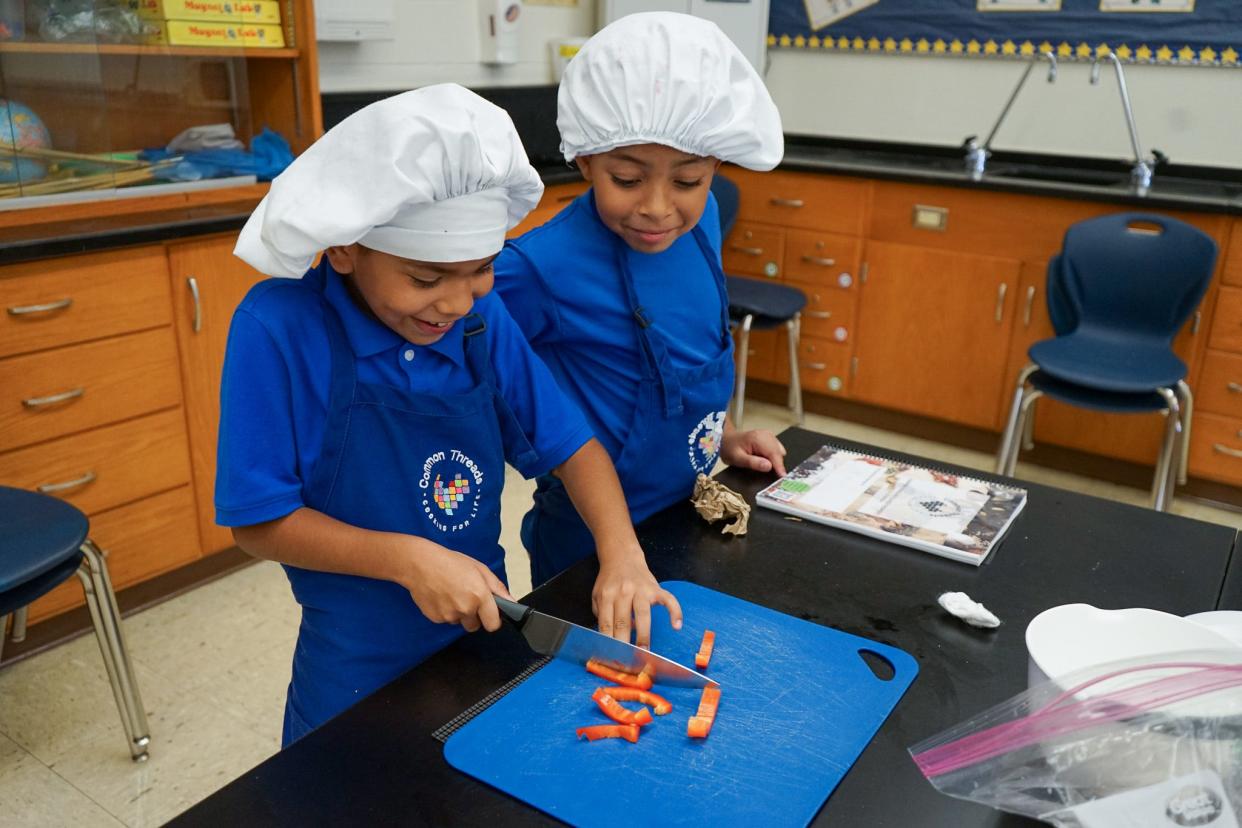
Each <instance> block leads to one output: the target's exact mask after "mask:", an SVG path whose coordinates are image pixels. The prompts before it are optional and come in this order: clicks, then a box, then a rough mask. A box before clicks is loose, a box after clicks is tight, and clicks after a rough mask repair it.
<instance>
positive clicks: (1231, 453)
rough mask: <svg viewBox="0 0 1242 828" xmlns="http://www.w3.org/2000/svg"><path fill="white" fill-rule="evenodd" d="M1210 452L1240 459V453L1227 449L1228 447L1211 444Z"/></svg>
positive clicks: (1241, 456)
mask: <svg viewBox="0 0 1242 828" xmlns="http://www.w3.org/2000/svg"><path fill="white" fill-rule="evenodd" d="M1212 451H1214V452H1216V453H1217V454H1223V455H1225V456H1227V457H1238V458H1242V451H1238V450H1237V449H1235V448H1229V446H1222V445H1221V444H1220V443H1213V444H1212Z"/></svg>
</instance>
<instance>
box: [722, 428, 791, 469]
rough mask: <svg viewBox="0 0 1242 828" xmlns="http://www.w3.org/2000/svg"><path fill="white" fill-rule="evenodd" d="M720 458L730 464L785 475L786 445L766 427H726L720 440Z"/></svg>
mask: <svg viewBox="0 0 1242 828" xmlns="http://www.w3.org/2000/svg"><path fill="white" fill-rule="evenodd" d="M720 459H721V460H723V461H724V462H725V463H727V464H728V465H730V466H737V467H738V468H743V469H751V470H753V471H757V472H776V473H777V474H778V475H780V476H782V477H784V476H785V447H784V446H783V445H781V441H780V440H778V439H776V435H775V434H773V433H772V432H770V431H768V430H767V429H765V428H756V429H754V430H752V431H737V430H736V429H725V433H724V436H723V437H722V438H721V441H720Z"/></svg>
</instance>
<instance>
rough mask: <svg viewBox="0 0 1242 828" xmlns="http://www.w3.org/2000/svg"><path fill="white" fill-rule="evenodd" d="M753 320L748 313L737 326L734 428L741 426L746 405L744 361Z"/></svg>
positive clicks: (746, 359) (748, 351) (748, 349)
mask: <svg viewBox="0 0 1242 828" xmlns="http://www.w3.org/2000/svg"><path fill="white" fill-rule="evenodd" d="M754 321H755V317H754V316H752V315H751V314H749V313H748V314H746V315H745V316H744V317H742V324H741V325H739V326H738V338H737V348H738V350H739V351H740V352H741V353H739V354H738V364H737V377H736V378H735V379H734V383H733V425H734V427H736V428H741V427H742V410H743V408H744V407H745V405H746V363H747V361H748V358H749V357H750V326H751V324H753V323H754Z"/></svg>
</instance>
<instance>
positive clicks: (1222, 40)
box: [768, 0, 1242, 68]
mask: <svg viewBox="0 0 1242 828" xmlns="http://www.w3.org/2000/svg"><path fill="white" fill-rule="evenodd" d="M768 46H769V47H775V48H791V49H815V50H821V51H828V52H868V53H872V54H888V55H943V56H946V57H969V58H1001V59H1004V58H1009V59H1023V58H1029V57H1031V56H1032V55H1034V54H1036V53H1038V52H1042V51H1051V52H1053V53H1054V54H1056V56H1057V58H1058V60H1093V59H1094V58H1095V57H1097V56H1102V55H1106V54H1108V53H1109V52H1110V51H1111V52H1115V53H1116V54H1117V57H1119V58H1121V59H1122V60H1123V61H1126V62H1128V63H1162V64H1174V65H1187V66H1220V67H1234V68H1236V67H1239V66H1242V0H771V16H770V17H769V21H768Z"/></svg>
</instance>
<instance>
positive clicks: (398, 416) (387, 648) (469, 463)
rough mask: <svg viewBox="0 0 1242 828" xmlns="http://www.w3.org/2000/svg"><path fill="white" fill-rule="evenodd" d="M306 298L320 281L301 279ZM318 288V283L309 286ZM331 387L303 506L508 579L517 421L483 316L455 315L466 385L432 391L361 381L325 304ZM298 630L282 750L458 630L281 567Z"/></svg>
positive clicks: (363, 583) (365, 584) (384, 593)
mask: <svg viewBox="0 0 1242 828" xmlns="http://www.w3.org/2000/svg"><path fill="white" fill-rule="evenodd" d="M307 281H309V282H311V284H310V287H311V288H312V289H318V290H320V291H322V290H323V282H322V277H320V278H319V279H318V280H316V279H315V277H314V276H313V275H312V274H308V276H307ZM316 281H318V284H316V283H315V282H316ZM323 308H324V318H325V323H326V328H327V334H328V342H329V345H330V349H331V354H332V385H331V395H330V397H329V403H328V418H327V426H326V429H325V433H324V440H323V449H322V452H321V454H320V457H319V460H318V461H317V462H316V464H315V467H314V469H313V470H312V471H311V474H310V478H309V483H308V484H307V486H306V488H305V492H304V494H305V502H306V505H307V506H309V507H310V508H312V509H316V510H318V511H320V512H323V513H324V514H326V515H329V516H331V517H334V518H336V519H337V520H340V521H343V522H344V523H348V524H351V525H353V526H358V527H361V528H363V529H372V530H376V531H382V532H401V533H404V534H408V535H417V536H419V537H423V538H427V539H429V540H432V541H435V542H436V543H438V544H441V545H442V546H445V547H448V548H449V549H453V550H455V551H457V552H461V553H463V554H466V555H470V556H471V557H473V558H475V559H476V560H479V561H481V562H482V563H484V564H486V565H487V566H488V568H490V569H491V570H492V571H493V572H494V573H496V575H497V576H498V577H499V578H501V580H504V578H505V575H504V550H503V549H501V547H500V544H499V543H498V540H499V538H500V492H501V488H502V487H503V485H504V476H505V456H504V446H505V445H506V443H505V441H504V439H502V431H503V433H504V437H508V438H511V439H512V440H513V441H514V442H510V443H508V445H510V446H517V447H518V453H519V454H521V453H524V452H526V451H533V449H531V448H530V444H529V443H524V441H525V437H524V436H522V432H521V430H520V428H518V426H517V422H516V419H515V418H514V417H513V415H512V413H511V412H510V411H509V408H508V405H507V404H506V403H505V402H504V400H503V399H502V398H501V397H500V395H499V393H498V391H497V390H496V382H495V375H494V372H493V369H492V364H491V360H490V358H489V354H488V348H487V337H486V336H485V335H484V330H485V329H486V326H485V325H484V324H483V320H482V318H481V317H479V316H477V315H471V316H469V317H467V318H466V319H465V320H463V322H462V324H465V325H466V328H465V331H464V333H465V336H464V337H463V342H464V348H465V355H466V364H467V365H468V366H469V368H470V371H471V373H472V375H473V377H474V381H475V386H474V388H473V389H472V390H471V391H469V392H467V393H465V394H453V395H443V396H437V395H435V394H427V393H412V392H410V391H407V390H405V389H400V388H394V387H391V386H387V385H372V384H366V383H361V382H359V381H358V378H357V371H356V365H355V356H354V354H353V351H352V350H351V348H350V345H349V341H348V339H347V338H346V334H345V329H344V328H343V326H342V325H341V321H340V317H339V316H337V314H336V312H335V311H334V310H333V309H332V307H331V305H330V304H328V302H327V301H326V300H325V301H324V302H323ZM285 572H286V573H287V574H288V576H289V582H290V583H291V584H292V586H293V594H294V597H295V598H297V601H298V603H299V604H301V605H302V624H301V628H300V629H299V631H298V642H297V647H296V649H295V651H294V656H293V678H292V681H291V682H290V684H289V695H288V700H287V702H286V704H285V722H284V735H283V740H282V741H283V744H284V745H288V744H290V743H292V742H294V741H296V740H297V739H299V738H301V737H302V736H304V735H305V734H306V733H308V732H310V731H311V730H313V729H315V728H316V727H318V726H319V725H321V724H323V723H324V722H325V721H327V720H328V719H330V718H332V717H333V716H335V715H336V714H338V713H340V712H341V711H343V710H345V709H346V708H347V707H349V706H350V705H352V704H353V703H354V702H356V701H358V700H359V699H361V698H363V697H364V696H366V695H368V694H370V693H371V692H373V691H375V690H377V689H379V688H380V687H382V686H383V685H384V684H386V683H388V682H389V681H391V680H393V679H394V678H396V677H397V676H399V675H401V674H402V673H404V672H405V671H406V670H408V669H410V668H411V667H413V666H414V665H416V664H418V663H419V662H421V661H422V660H423V659H425V658H427V657H428V656H429V655H431V654H432V653H434V652H436V651H437V650H439V649H440V648H442V647H444V646H445V645H446V644H448V643H450V642H451V641H453V640H454V639H456V638H457V637H458V636H460V635H461V634H462V628H461V627H460V626H459V625H456V624H435V623H432V622H431V621H429V620H428V619H427V618H426V616H424V615H423V614H422V613H421V612H420V611H419V609H418V606H417V605H416V604H415V603H414V599H413V598H412V597H411V596H410V593H409V592H408V591H407V590H406V589H404V588H403V587H401V586H400V585H398V584H395V583H392V582H390V581H382V580H375V579H371V578H362V577H358V576H354V575H341V574H335V573H328V572H316V571H312V570H307V569H301V568H298V567H294V566H286V567H285Z"/></svg>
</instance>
